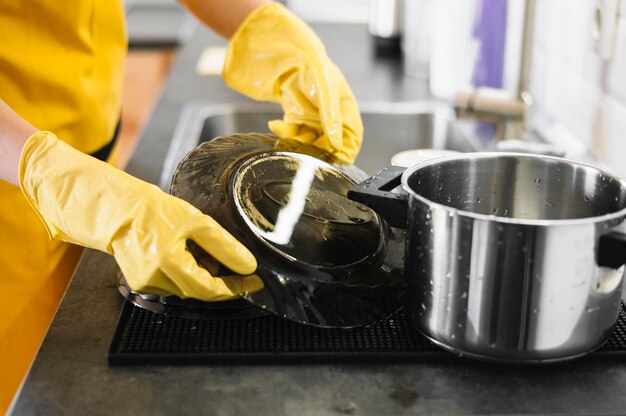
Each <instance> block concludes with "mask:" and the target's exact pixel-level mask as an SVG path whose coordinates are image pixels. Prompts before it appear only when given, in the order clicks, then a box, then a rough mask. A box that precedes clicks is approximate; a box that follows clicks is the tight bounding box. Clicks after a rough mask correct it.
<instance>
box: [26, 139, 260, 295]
mask: <svg viewBox="0 0 626 416" xmlns="http://www.w3.org/2000/svg"><path fill="white" fill-rule="evenodd" d="M19 174H20V185H21V188H22V191H23V193H24V195H25V196H26V198H27V199H28V201H29V202H30V203H31V205H32V206H33V208H34V209H35V210H36V211H37V212H38V213H39V215H40V216H41V218H42V220H43V222H44V224H45V226H46V228H47V229H48V231H49V233H50V236H51V237H52V238H58V239H61V240H63V241H67V242H71V243H76V244H80V245H83V246H86V247H90V248H95V249H98V250H101V251H105V252H107V253H110V254H112V255H113V256H115V259H116V260H117V262H118V264H119V266H120V268H121V269H122V272H123V273H124V277H125V278H126V280H127V282H128V284H129V285H130V287H131V288H132V289H133V290H136V291H138V292H143V293H153V294H157V295H177V296H179V297H181V298H189V297H191V298H196V299H201V300H206V301H211V300H225V299H230V298H233V297H234V296H235V295H237V294H238V293H243V292H245V291H246V290H247V289H248V286H249V285H257V284H258V283H257V282H258V281H257V280H256V279H250V280H251V281H248V280H246V278H245V277H241V276H237V277H229V278H227V279H224V280H222V279H219V278H215V277H212V276H211V275H210V274H209V272H208V271H207V270H206V269H204V268H202V267H200V266H198V264H197V263H196V261H195V259H194V258H193V256H192V255H191V253H190V252H189V251H188V250H187V249H186V241H187V239H191V240H193V241H195V242H196V243H197V244H198V245H200V246H201V247H202V248H203V249H204V250H206V251H207V252H208V253H209V254H211V255H212V256H213V257H214V258H215V259H217V260H218V261H219V262H220V263H222V264H224V265H225V266H226V267H228V268H229V269H231V270H233V271H234V272H236V273H240V274H250V273H253V272H254V271H255V269H256V260H255V258H254V256H253V255H252V254H251V253H250V252H249V251H248V250H247V249H246V248H245V247H244V246H243V245H242V244H241V243H239V242H238V241H237V240H236V239H235V238H234V237H233V236H232V235H230V234H229V233H228V232H227V231H226V230H224V229H223V228H222V227H221V226H220V225H219V224H217V222H215V220H213V219H212V218H211V217H208V216H206V215H204V214H202V213H201V212H200V211H199V210H198V209H196V208H195V207H193V206H192V205H190V204H188V203H187V202H185V201H183V200H181V199H178V198H176V197H174V196H171V195H169V194H166V193H165V192H163V191H161V190H160V189H159V188H158V187H156V186H154V185H151V184H149V183H146V182H143V181H141V180H139V179H137V178H134V177H132V176H130V175H128V174H127V173H125V172H123V171H121V170H118V169H115V168H114V167H112V166H110V165H108V164H106V163H104V162H101V161H99V160H97V159H95V158H92V157H90V156H88V155H85V154H83V153H81V152H79V151H77V150H75V149H73V148H72V147H70V146H69V145H67V144H66V143H64V142H62V141H60V140H59V139H57V138H56V136H55V135H54V134H52V133H50V132H38V133H35V134H33V135H32V136H31V137H30V138H29V139H28V141H27V142H26V144H25V146H24V149H23V150H22V156H21V160H20V168H19ZM257 288H258V287H257Z"/></svg>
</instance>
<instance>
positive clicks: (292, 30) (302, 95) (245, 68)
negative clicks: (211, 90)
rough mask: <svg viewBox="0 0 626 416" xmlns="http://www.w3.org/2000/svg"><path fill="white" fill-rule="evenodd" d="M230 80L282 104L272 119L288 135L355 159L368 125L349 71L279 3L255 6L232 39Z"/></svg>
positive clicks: (235, 86)
mask: <svg viewBox="0 0 626 416" xmlns="http://www.w3.org/2000/svg"><path fill="white" fill-rule="evenodd" d="M223 77H224V81H225V82H226V83H227V84H228V85H229V86H230V87H231V88H233V89H234V90H236V91H239V92H240V93H242V94H245V95H247V96H249V97H251V98H253V99H256V100H263V101H272V102H277V103H280V104H281V105H282V108H283V111H284V112H285V116H284V119H283V120H273V121H271V122H270V123H269V127H270V130H272V131H273V132H274V133H275V134H277V135H278V136H280V137H283V138H294V139H296V140H299V141H302V142H305V143H310V144H313V145H315V146H317V147H319V148H322V149H324V150H326V151H329V152H331V153H333V154H334V155H335V157H336V158H337V159H339V160H340V161H342V162H345V163H351V162H354V159H356V156H357V154H358V152H359V149H360V146H361V140H362V136H363V124H362V122H361V116H360V114H359V109H358V106H357V103H356V100H355V99H354V95H353V94H352V91H351V90H350V87H349V86H348V84H347V82H346V80H345V78H344V77H343V74H342V73H341V71H340V70H339V68H337V66H336V65H335V64H334V63H333V62H332V61H331V60H330V58H329V57H328V56H327V55H326V51H325V49H324V45H323V44H322V42H321V41H320V39H319V38H318V37H317V35H316V34H315V33H314V32H313V30H312V29H311V28H310V27H309V26H308V25H307V24H306V23H304V22H303V21H302V20H300V19H299V18H298V17H296V16H295V15H294V14H292V13H291V12H289V11H288V10H287V9H286V8H285V7H283V6H282V5H280V4H278V3H269V4H266V5H263V6H260V7H258V8H257V9H256V10H254V11H253V12H252V13H251V14H250V15H249V16H248V17H247V18H246V19H245V21H244V22H243V23H242V24H241V26H240V27H239V29H238V30H237V32H236V33H235V35H234V36H233V37H232V39H231V41H230V44H229V48H228V53H227V56H226V62H225V65H224V70H223Z"/></svg>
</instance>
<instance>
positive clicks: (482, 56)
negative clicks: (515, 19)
mask: <svg viewBox="0 0 626 416" xmlns="http://www.w3.org/2000/svg"><path fill="white" fill-rule="evenodd" d="M506 16H507V0H476V15H475V17H474V39H476V40H478V42H479V43H480V49H479V52H478V58H477V62H476V68H475V70H474V79H473V83H474V86H476V87H493V88H502V81H503V72H504V45H505V43H506Z"/></svg>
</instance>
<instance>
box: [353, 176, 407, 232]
mask: <svg viewBox="0 0 626 416" xmlns="http://www.w3.org/2000/svg"><path fill="white" fill-rule="evenodd" d="M405 170H406V168H405V167H401V166H389V167H387V168H385V169H383V170H381V171H380V172H378V173H376V174H375V175H374V176H372V177H371V178H369V179H366V180H365V181H363V182H361V183H360V184H358V185H357V186H355V187H354V188H352V189H350V190H349V191H348V198H349V199H351V200H353V201H356V202H360V203H362V204H364V205H367V206H368V207H370V208H372V209H373V210H374V211H376V212H377V213H378V214H380V216H381V217H383V218H384V219H385V221H387V223H388V224H389V225H391V226H392V227H398V228H407V215H406V214H407V201H408V196H407V195H405V194H397V193H394V192H391V191H392V190H393V189H395V188H397V187H398V186H399V185H400V178H401V177H402V174H403V173H404V171H405Z"/></svg>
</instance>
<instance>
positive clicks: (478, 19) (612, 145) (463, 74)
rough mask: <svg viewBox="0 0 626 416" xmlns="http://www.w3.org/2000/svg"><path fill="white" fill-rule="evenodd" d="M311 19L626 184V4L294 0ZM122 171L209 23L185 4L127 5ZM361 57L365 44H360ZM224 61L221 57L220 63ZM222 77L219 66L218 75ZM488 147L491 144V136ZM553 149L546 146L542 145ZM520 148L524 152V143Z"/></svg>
mask: <svg viewBox="0 0 626 416" xmlns="http://www.w3.org/2000/svg"><path fill="white" fill-rule="evenodd" d="M282 3H284V4H286V5H287V6H288V7H289V8H291V9H292V10H293V11H294V12H295V13H296V14H298V15H300V16H301V17H302V18H303V19H305V20H307V21H309V22H316V23H320V22H333V23H345V24H360V25H364V26H367V27H368V30H369V32H370V33H371V35H372V36H373V37H374V38H375V39H376V42H375V45H376V51H373V53H376V54H377V55H378V56H380V59H385V60H397V63H398V65H402V67H403V71H404V73H405V74H408V75H410V76H412V77H417V78H420V79H423V80H424V83H425V84H427V86H428V88H427V89H426V90H427V91H429V92H430V93H429V95H428V97H424V99H428V100H436V101H443V102H448V103H450V105H451V106H454V107H455V109H456V110H457V113H458V114H459V116H460V117H468V118H473V119H479V120H485V121H486V122H489V123H486V124H485V125H484V130H485V131H484V132H483V133H484V134H485V137H493V136H494V135H495V136H496V137H498V139H500V140H501V139H509V140H510V139H515V140H520V141H522V143H521V144H520V143H519V142H516V141H511V142H509V143H517V145H519V146H521V148H522V149H525V147H524V146H525V144H528V143H534V144H536V143H540V145H539V147H538V148H539V149H543V150H545V149H547V150H545V151H546V153H553V154H561V155H564V156H566V157H571V158H574V159H586V160H589V159H590V157H591V159H590V160H593V162H594V163H597V164H605V165H607V166H608V167H610V168H612V169H613V170H615V171H617V172H618V173H620V174H621V175H626V164H625V163H622V160H621V159H622V157H625V156H626V140H625V139H624V138H623V137H622V136H623V132H626V0H316V1H313V0H284V1H282ZM125 5H126V11H127V16H128V32H129V42H130V52H129V60H128V65H127V74H126V91H125V98H124V100H125V103H124V114H123V119H124V130H123V132H122V142H123V146H124V147H123V149H122V151H121V159H122V160H121V162H122V164H124V163H125V161H127V160H128V157H129V155H130V153H131V152H132V148H133V146H134V141H135V140H136V138H137V137H138V136H139V134H140V132H141V129H142V127H143V126H144V125H145V123H146V121H147V119H148V117H149V115H150V111H151V109H152V106H153V105H154V103H155V101H156V100H157V99H158V96H159V92H160V88H161V87H162V85H163V82H164V81H165V79H166V77H167V73H168V70H169V68H170V66H171V64H172V62H173V60H174V59H175V57H176V51H177V48H178V47H179V46H180V45H182V44H184V43H185V42H186V41H187V40H188V39H189V37H190V36H191V34H192V33H193V31H194V30H195V29H196V27H197V25H198V23H197V22H196V21H195V20H194V18H193V17H191V16H190V15H188V14H187V13H186V12H185V11H184V10H183V8H182V7H181V6H180V5H179V4H178V3H176V1H175V0H134V1H131V0H127V1H126V2H125ZM354 46H355V48H356V47H359V45H354ZM218 59H219V58H218ZM218 69H219V68H218ZM486 140H488V139H486ZM546 144H547V145H548V146H543V147H542V145H546ZM512 149H513V150H517V148H516V147H515V146H513V147H512Z"/></svg>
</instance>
